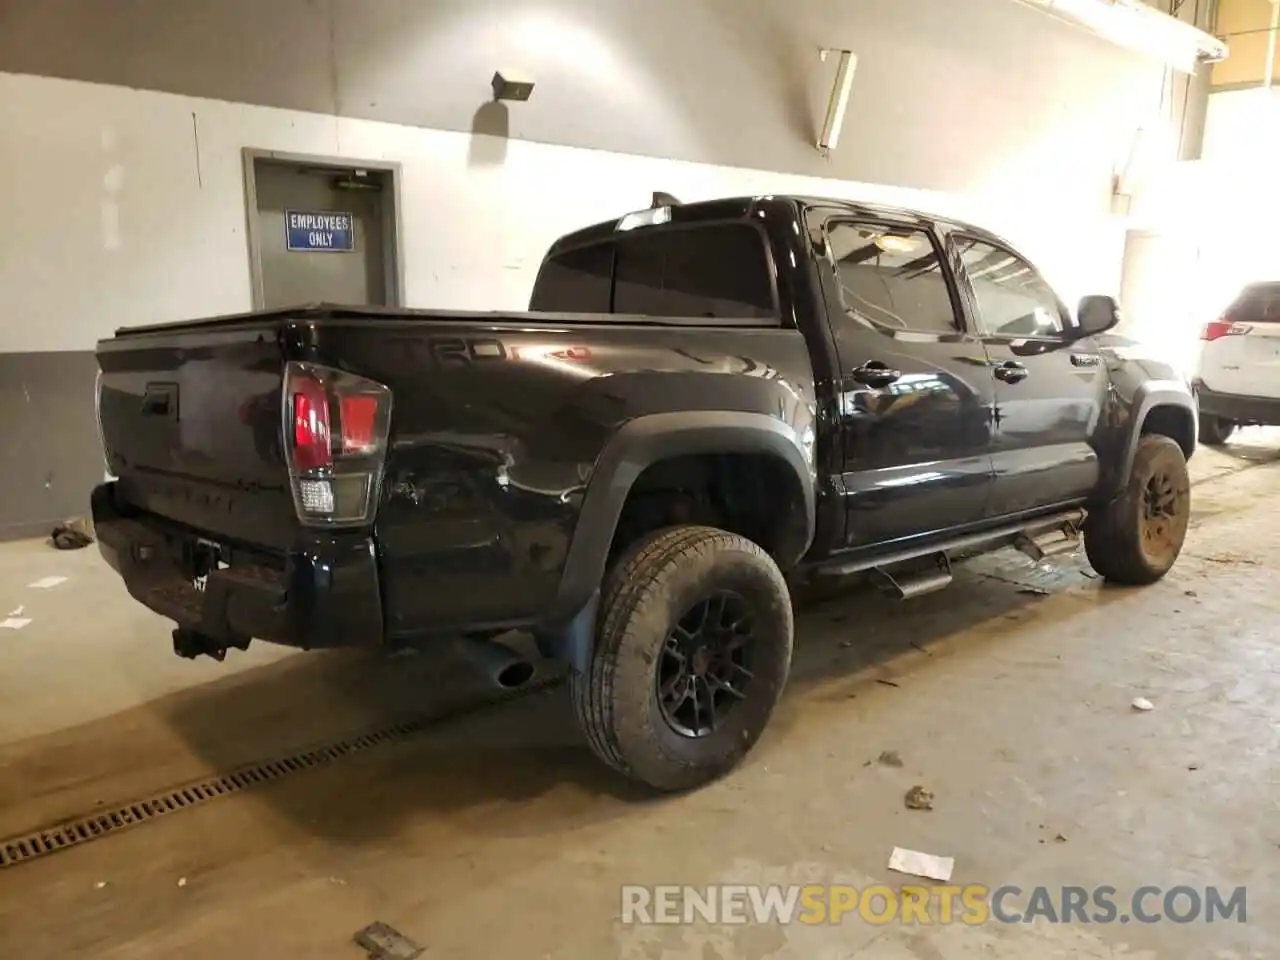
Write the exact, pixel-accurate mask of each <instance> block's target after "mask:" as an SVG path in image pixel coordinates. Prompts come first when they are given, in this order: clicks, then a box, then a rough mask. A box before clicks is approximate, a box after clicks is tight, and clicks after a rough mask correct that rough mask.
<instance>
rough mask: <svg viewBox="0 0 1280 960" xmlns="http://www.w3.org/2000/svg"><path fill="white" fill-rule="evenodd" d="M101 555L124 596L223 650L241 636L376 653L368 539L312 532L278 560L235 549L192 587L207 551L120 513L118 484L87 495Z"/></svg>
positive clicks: (178, 530)
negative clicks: (200, 555)
mask: <svg viewBox="0 0 1280 960" xmlns="http://www.w3.org/2000/svg"><path fill="white" fill-rule="evenodd" d="M91 503H92V509H93V524H94V533H95V534H96V535H97V538H98V549H99V550H100V551H101V553H102V556H103V558H104V559H105V560H106V561H107V563H108V564H110V566H111V568H112V569H114V570H115V571H116V572H117V573H119V574H120V576H121V578H122V579H123V580H124V583H125V586H126V587H127V588H128V590H129V593H130V595H131V596H132V597H133V598H134V599H135V600H137V601H138V602H139V603H141V604H142V605H143V606H145V607H147V608H149V609H151V610H153V611H155V612H156V613H158V614H160V615H161V616H162V617H167V618H168V619H170V620H172V621H173V622H174V623H176V624H177V625H178V626H179V627H183V628H185V629H187V630H192V631H195V632H198V633H201V634H204V635H206V636H208V637H212V638H214V639H216V640H220V641H225V642H226V643H227V644H228V645H231V644H232V643H235V642H243V641H244V640H245V639H247V638H254V639H258V640H268V641H270V642H272V643H281V644H286V645H288V646H294V647H301V648H303V649H313V648H328V647H346V646H376V645H378V644H380V643H381V642H382V638H383V623H382V601H381V592H380V588H379V584H378V567H377V560H376V555H375V550H374V544H373V540H372V539H371V538H369V537H359V536H357V537H351V536H338V535H328V534H323V533H321V534H316V535H314V536H311V537H308V538H307V539H306V541H305V542H303V543H300V544H299V545H298V548H297V549H296V550H294V551H291V552H289V553H287V554H283V555H271V554H264V553H258V552H255V551H252V550H249V549H246V548H241V547H237V546H226V547H223V549H222V555H223V559H224V560H225V561H226V563H227V566H226V567H225V568H224V569H220V570H215V571H210V572H209V573H208V575H207V578H206V579H205V582H204V586H203V589H198V588H197V587H196V586H195V585H194V583H193V581H192V567H191V562H192V551H193V550H207V549H208V547H207V546H204V545H203V544H207V541H201V540H200V538H199V536H198V535H197V534H196V533H195V532H194V531H191V530H187V529H186V528H184V527H180V526H178V525H177V524H172V523H169V522H167V521H165V520H163V519H162V518H160V517H156V516H152V515H149V514H138V515H133V514H129V513H127V512H125V511H121V509H120V508H119V505H118V503H117V501H116V496H115V484H114V483H105V484H101V485H100V486H98V487H97V488H96V489H95V490H94V491H93V496H92V501H91Z"/></svg>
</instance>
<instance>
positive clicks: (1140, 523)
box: [1084, 434, 1191, 586]
mask: <svg viewBox="0 0 1280 960" xmlns="http://www.w3.org/2000/svg"><path fill="white" fill-rule="evenodd" d="M1190 520H1191V480H1190V478H1189V477H1188V475H1187V460H1186V457H1184V456H1183V453H1182V448H1181V447H1180V446H1178V444H1177V442H1176V441H1174V440H1171V439H1169V438H1168V437H1162V436H1158V435H1156V434H1148V435H1146V436H1144V437H1143V438H1142V439H1141V440H1139V441H1138V449H1137V452H1136V453H1135V454H1134V458H1133V468H1132V469H1131V470H1130V471H1129V482H1128V484H1127V486H1126V487H1125V491H1124V493H1123V494H1121V496H1120V497H1118V498H1117V499H1116V500H1113V501H1112V502H1111V503H1110V504H1108V505H1107V506H1106V507H1104V508H1102V509H1100V510H1097V511H1093V512H1090V514H1089V517H1088V519H1087V520H1086V521H1085V527H1084V549H1085V553H1086V554H1087V555H1088V557H1089V563H1090V564H1092V565H1093V569H1094V570H1096V571H1098V573H1100V574H1102V576H1103V578H1104V579H1106V580H1108V581H1110V582H1112V583H1119V584H1126V585H1130V586H1143V585H1145V584H1148V583H1155V582H1156V581H1157V580H1159V579H1160V578H1161V577H1163V576H1164V575H1165V574H1166V573H1168V572H1169V570H1170V569H1171V568H1172V567H1173V564H1174V561H1176V560H1177V559H1178V554H1180V553H1181V552H1182V544H1183V542H1184V541H1185V540H1186V537H1187V525H1188V523H1189V522H1190Z"/></svg>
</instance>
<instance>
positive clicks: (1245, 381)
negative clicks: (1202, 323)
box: [1200, 282, 1280, 399]
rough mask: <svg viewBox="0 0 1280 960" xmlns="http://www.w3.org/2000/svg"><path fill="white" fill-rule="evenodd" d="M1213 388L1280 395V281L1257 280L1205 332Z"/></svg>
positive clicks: (1203, 367)
mask: <svg viewBox="0 0 1280 960" xmlns="http://www.w3.org/2000/svg"><path fill="white" fill-rule="evenodd" d="M1200 338H1201V341H1202V346H1201V353H1200V379H1201V380H1203V381H1204V385H1205V386H1206V387H1208V388H1209V389H1210V390H1214V391H1216V392H1218V393H1230V394H1238V395H1240V396H1244V397H1261V398H1265V399H1280V282H1278V283H1258V284H1252V285H1250V286H1248V287H1246V288H1245V289H1244V291H1243V292H1241V294H1240V296H1238V297H1237V298H1236V299H1235V301H1234V302H1233V303H1232V304H1231V306H1230V307H1228V308H1227V310H1226V312H1225V313H1224V314H1223V316H1222V317H1221V318H1220V319H1218V320H1215V321H1214V322H1212V323H1210V324H1208V325H1207V326H1206V327H1205V329H1204V332H1203V333H1202V334H1201V337H1200Z"/></svg>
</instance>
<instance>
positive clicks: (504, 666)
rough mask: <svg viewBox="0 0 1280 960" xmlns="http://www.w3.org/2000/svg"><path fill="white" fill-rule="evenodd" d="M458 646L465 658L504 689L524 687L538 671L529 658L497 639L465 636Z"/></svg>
mask: <svg viewBox="0 0 1280 960" xmlns="http://www.w3.org/2000/svg"><path fill="white" fill-rule="evenodd" d="M458 647H459V650H460V652H461V653H462V656H463V657H464V658H465V659H467V660H470V661H471V662H472V663H473V664H475V665H476V667H478V668H479V670H480V671H481V672H482V673H483V674H484V675H485V676H486V677H488V678H489V680H490V681H491V682H493V683H495V684H497V685H498V686H499V687H501V688H502V689H504V690H515V689H517V688H519V687H523V686H524V685H525V684H526V683H528V682H529V681H530V680H532V679H533V676H534V674H535V673H536V672H537V668H535V667H534V665H533V664H532V663H531V662H530V661H529V660H527V659H526V658H525V657H522V656H521V655H520V654H518V653H516V651H514V650H512V649H511V648H510V647H508V646H507V645H506V644H505V643H499V642H498V641H497V640H488V639H484V638H481V637H463V638H462V639H461V641H460V642H459V644H458Z"/></svg>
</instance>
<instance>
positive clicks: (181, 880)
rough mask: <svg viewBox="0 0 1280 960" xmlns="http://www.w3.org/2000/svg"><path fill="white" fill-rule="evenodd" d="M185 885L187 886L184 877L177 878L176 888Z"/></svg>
mask: <svg viewBox="0 0 1280 960" xmlns="http://www.w3.org/2000/svg"><path fill="white" fill-rule="evenodd" d="M186 885H187V878H186V877H179V878H178V886H179V887H185V886H186Z"/></svg>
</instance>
